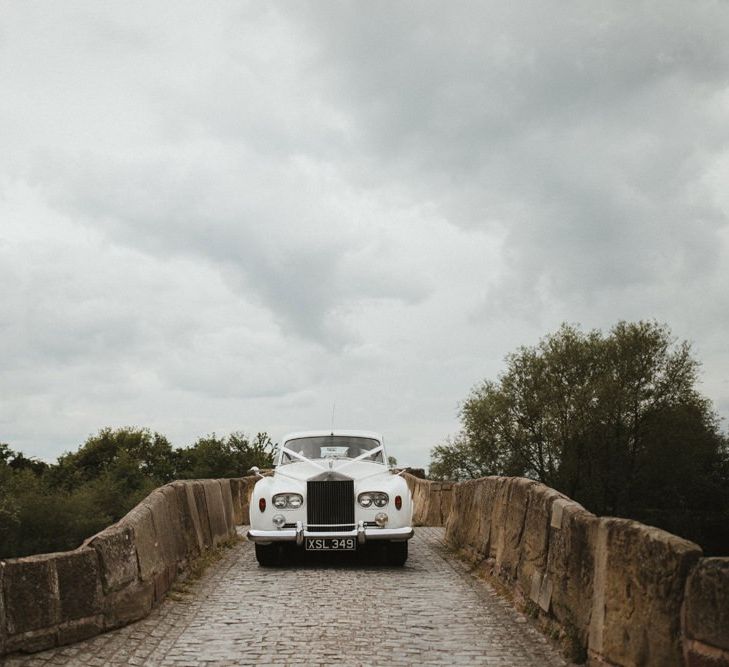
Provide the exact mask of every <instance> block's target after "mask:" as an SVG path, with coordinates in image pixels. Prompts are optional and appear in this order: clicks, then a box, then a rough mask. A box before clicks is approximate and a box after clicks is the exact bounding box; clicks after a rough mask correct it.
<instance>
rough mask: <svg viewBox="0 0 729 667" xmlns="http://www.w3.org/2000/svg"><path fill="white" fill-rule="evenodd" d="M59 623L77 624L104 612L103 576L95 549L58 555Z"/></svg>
mask: <svg viewBox="0 0 729 667" xmlns="http://www.w3.org/2000/svg"><path fill="white" fill-rule="evenodd" d="M56 573H57V576H58V597H59V602H60V615H59V621H61V622H66V621H74V620H76V619H79V618H84V617H86V616H94V615H96V614H100V613H101V574H100V572H99V561H98V557H97V555H96V552H95V551H94V550H93V549H89V548H84V547H82V548H81V549H77V550H76V551H69V552H67V553H62V554H58V555H57V556H56Z"/></svg>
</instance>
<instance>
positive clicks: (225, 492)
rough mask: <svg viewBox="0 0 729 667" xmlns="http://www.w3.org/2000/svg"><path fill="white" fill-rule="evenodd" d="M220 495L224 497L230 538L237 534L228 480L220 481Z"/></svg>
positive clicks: (224, 508) (226, 522)
mask: <svg viewBox="0 0 729 667" xmlns="http://www.w3.org/2000/svg"><path fill="white" fill-rule="evenodd" d="M218 484H220V495H221V496H222V497H223V510H224V512H225V524H226V526H227V534H228V537H232V536H233V535H234V534H235V516H234V515H233V494H232V493H231V491H230V482H229V481H228V480H227V479H219V480H218Z"/></svg>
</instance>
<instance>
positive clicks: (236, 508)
mask: <svg viewBox="0 0 729 667" xmlns="http://www.w3.org/2000/svg"><path fill="white" fill-rule="evenodd" d="M228 483H229V484H230V495H231V498H232V499H233V520H234V521H235V523H236V525H237V526H240V525H241V524H242V523H243V503H242V502H241V490H242V488H243V482H242V480H240V479H230V480H228Z"/></svg>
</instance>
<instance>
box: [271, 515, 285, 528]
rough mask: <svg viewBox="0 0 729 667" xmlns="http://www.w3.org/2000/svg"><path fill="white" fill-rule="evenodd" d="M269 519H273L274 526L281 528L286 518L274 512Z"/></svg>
mask: <svg viewBox="0 0 729 667" xmlns="http://www.w3.org/2000/svg"><path fill="white" fill-rule="evenodd" d="M271 521H273V525H274V526H276V528H283V525H284V524H285V523H286V519H285V517H284V516H283V515H282V514H276V515H275V516H274V517H273V519H271Z"/></svg>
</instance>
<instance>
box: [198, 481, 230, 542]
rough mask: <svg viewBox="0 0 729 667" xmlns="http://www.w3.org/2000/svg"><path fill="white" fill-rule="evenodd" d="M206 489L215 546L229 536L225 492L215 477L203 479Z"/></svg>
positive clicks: (209, 520) (206, 503)
mask: <svg viewBox="0 0 729 667" xmlns="http://www.w3.org/2000/svg"><path fill="white" fill-rule="evenodd" d="M202 485H203V488H204V489H205V505H206V506H207V510H208V522H209V524H210V535H211V537H212V541H213V546H217V545H218V544H220V543H221V542H223V541H225V540H226V539H228V537H229V533H228V524H227V523H226V521H225V508H224V506H223V493H222V491H221V490H220V484H218V482H217V481H216V480H214V479H206V480H203V481H202Z"/></svg>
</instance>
